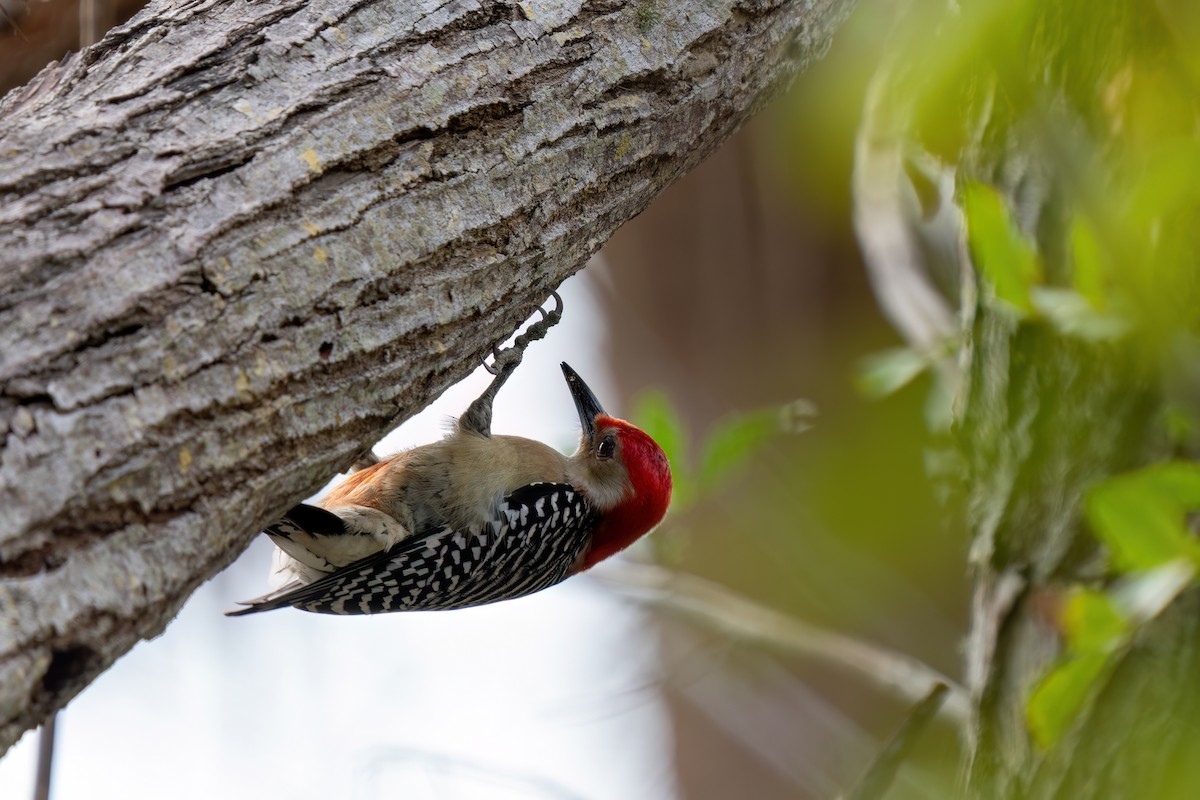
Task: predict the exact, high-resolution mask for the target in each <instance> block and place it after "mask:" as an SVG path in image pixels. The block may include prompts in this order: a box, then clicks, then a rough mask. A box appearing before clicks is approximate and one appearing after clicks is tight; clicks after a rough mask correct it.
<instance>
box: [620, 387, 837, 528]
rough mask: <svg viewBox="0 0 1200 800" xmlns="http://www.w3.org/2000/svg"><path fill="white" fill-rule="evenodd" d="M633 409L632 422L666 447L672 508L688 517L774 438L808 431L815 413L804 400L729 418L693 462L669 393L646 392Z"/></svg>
mask: <svg viewBox="0 0 1200 800" xmlns="http://www.w3.org/2000/svg"><path fill="white" fill-rule="evenodd" d="M634 408H635V411H634V419H636V420H638V422H639V424H640V425H641V427H642V430H644V431H646V433H648V434H650V436H651V437H652V438H653V439H654V440H655V441H656V442H658V443H659V445H661V446H662V449H663V452H665V453H666V454H667V460H668V461H670V463H671V478H672V481H673V482H674V489H673V491H672V497H671V509H672V510H673V511H674V513H676V514H681V513H684V512H685V511H687V510H688V509H689V508H690V507H691V506H692V505H693V504H694V503H695V502H696V500H697V499H698V498H700V497H702V496H703V495H704V494H705V493H707V492H711V491H714V490H716V489H718V488H719V487H720V485H721V484H722V483H723V482H724V481H725V480H726V479H728V478H729V477H730V476H731V475H732V474H733V473H734V472H736V471H737V470H738V469H739V468H740V467H743V466H744V465H745V464H746V462H747V461H749V459H750V458H751V456H753V455H754V454H755V453H756V452H757V451H758V450H759V449H760V448H762V447H763V446H764V445H765V444H766V443H767V442H769V441H770V440H771V439H773V438H775V437H776V436H779V435H781V434H784V433H799V432H801V431H803V430H806V429H807V428H808V422H807V420H808V419H809V418H810V417H812V416H813V415H814V414H815V413H816V408H815V406H813V405H812V404H810V403H807V402H806V401H803V400H801V401H796V402H795V403H792V404H790V405H787V406H781V407H773V408H764V409H759V410H756V411H739V412H737V413H733V414H729V415H728V416H726V417H724V418H723V419H721V420H718V421H717V422H716V423H715V424H713V426H712V427H711V428H710V429H709V431H708V435H707V437H706V438H705V440H704V442H703V443H702V445H701V447H700V458H699V460H697V461H695V462H693V461H692V459H691V453H690V451H689V448H688V437H687V436H686V435H685V434H684V430H683V417H682V415H681V414H680V412H679V410H678V409H676V408H675V407H674V406H673V405H672V404H671V401H670V400H669V399H668V398H667V396H666V395H665V394H663V393H662V392H658V391H654V392H646V393H645V394H643V395H642V396H641V397H640V398H638V400H637V402H636V404H635V407H634Z"/></svg>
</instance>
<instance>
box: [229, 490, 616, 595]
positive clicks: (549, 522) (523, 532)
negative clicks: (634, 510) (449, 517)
mask: <svg viewBox="0 0 1200 800" xmlns="http://www.w3.org/2000/svg"><path fill="white" fill-rule="evenodd" d="M595 524H596V518H595V516H594V515H593V513H592V511H591V509H590V508H589V506H588V504H587V501H586V500H585V499H584V498H583V496H582V495H580V494H579V493H578V492H577V491H576V490H575V489H574V488H573V487H572V486H570V485H567V484H560V483H533V484H530V485H528V486H523V487H521V488H520V489H518V490H517V491H515V492H513V493H512V494H510V495H508V497H505V498H504V500H503V501H502V502H501V503H500V504H499V505H498V506H497V508H496V513H495V515H494V517H493V518H492V519H490V520H487V521H485V522H483V523H481V524H479V525H478V526H473V527H472V528H471V529H468V530H454V529H451V528H449V527H445V526H443V527H440V528H436V529H434V530H431V531H429V532H427V533H425V534H424V535H418V536H414V537H413V538H411V539H407V540H405V541H402V542H400V543H399V544H397V545H396V546H395V547H393V548H392V549H391V550H389V551H387V552H383V553H378V554H376V555H373V556H369V557H367V558H364V559H362V560H361V561H356V562H354V563H353V564H350V565H348V566H346V567H343V568H342V569H339V570H338V571H337V572H335V573H333V574H331V575H328V576H326V577H324V578H321V579H319V580H317V581H315V582H314V583H311V584H309V585H307V586H302V587H300V588H298V589H294V590H292V591H289V592H286V593H283V594H280V595H277V596H274V597H271V598H270V599H266V600H265V601H264V602H257V603H254V604H252V605H250V606H249V607H248V608H244V609H242V610H240V611H233V612H230V616H238V615H242V614H253V613H255V612H258V611H270V610H271V609H274V608H283V607H285V606H294V607H295V608H300V609H303V610H305V611H315V612H319V613H323V614H378V613H382V612H385V611H434V610H443V609H453V608H468V607H470V606H480V605H484V604H486V603H494V602H496V601H498V600H508V599H511V598H515V597H524V596H525V595H528V594H533V593H534V592H538V591H541V590H542V589H545V588H547V587H549V586H553V585H554V584H556V583H559V582H561V581H562V580H563V579H565V578H566V577H567V575H568V574H569V572H570V569H571V566H572V565H573V564H575V562H576V561H577V560H578V559H579V557H580V555H582V554H583V551H584V550H585V549H586V547H587V544H588V540H589V539H590V537H591V533H592V529H593V528H594V527H595Z"/></svg>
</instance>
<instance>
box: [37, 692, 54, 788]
mask: <svg viewBox="0 0 1200 800" xmlns="http://www.w3.org/2000/svg"><path fill="white" fill-rule="evenodd" d="M57 721H58V714H57V713H54V714H51V715H50V716H49V717H48V718H47V719H46V721H45V722H43V723H42V729H41V731H39V732H38V757H37V773H36V777H35V779H34V782H33V800H50V775H51V771H52V768H53V766H54V727H55V723H56V722H57Z"/></svg>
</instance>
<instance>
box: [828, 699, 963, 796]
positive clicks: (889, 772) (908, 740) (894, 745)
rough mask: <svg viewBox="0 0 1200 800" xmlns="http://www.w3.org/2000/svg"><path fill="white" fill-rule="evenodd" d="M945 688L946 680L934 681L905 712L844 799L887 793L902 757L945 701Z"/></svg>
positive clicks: (904, 756)
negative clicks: (884, 745)
mask: <svg viewBox="0 0 1200 800" xmlns="http://www.w3.org/2000/svg"><path fill="white" fill-rule="evenodd" d="M948 691H950V689H949V687H948V686H946V684H944V683H939V684H936V685H935V686H934V687H933V689H931V690H930V692H929V694H928V695H926V697H925V699H924V700H922V701H921V702H919V703H917V705H916V706H914V707H913V709H912V710H911V711H909V712H908V716H907V717H905V718H904V722H903V723H901V725H900V729H899V730H897V731H896V733H895V734H894V735H893V736H892V738H891V739H890V740H889V741H888V743H887V746H886V747H884V748H883V750H882V751H880V753H879V755H878V756H876V757H875V760H874V761H873V762H871V766H870V767H868V768H867V771H866V772H865V773H864V774H863V776H862V779H861V780H860V781H859V782H858V785H856V786H855V787H854V789H853V790H852V791H851V792H850V794H848V795H847V796H846V798H847V800H881V798H882V797H883V796H884V795H885V794H887V790H888V789H890V788H891V786H892V781H894V780H895V778H896V772H897V771H898V770H899V769H900V765H901V764H903V763H904V759H906V758H908V754H909V753H910V752H911V751H912V747H913V744H914V743H915V742H916V741H917V739H919V738H920V737H921V734H922V733H924V732H925V729H926V728H927V727H929V723H930V722H931V721H932V720H933V717H934V715H935V714H937V711H938V709H939V708H941V706H942V703H944V702H945V701H946V693H947V692H948Z"/></svg>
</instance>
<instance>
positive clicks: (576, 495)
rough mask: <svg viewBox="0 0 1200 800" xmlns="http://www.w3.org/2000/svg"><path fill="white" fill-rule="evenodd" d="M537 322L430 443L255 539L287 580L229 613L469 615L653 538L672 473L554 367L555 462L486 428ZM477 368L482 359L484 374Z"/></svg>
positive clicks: (646, 443) (547, 322) (552, 320)
mask: <svg viewBox="0 0 1200 800" xmlns="http://www.w3.org/2000/svg"><path fill="white" fill-rule="evenodd" d="M553 297H554V300H555V309H554V310H553V311H551V312H546V311H544V310H542V309H540V308H539V311H541V313H542V319H541V320H540V321H538V322H537V323H535V324H534V325H532V326H530V328H529V330H528V332H527V333H525V334H524V335H522V336H518V337H517V339H516V342H515V343H514V345H513V346H512V347H510V348H507V349H505V350H502V351H501V350H497V349H496V348H493V351H492V352H493V354H494V357H495V360H494V364H493V366H492V367H489V368H488V369H489V372H491V373H492V374H493V375H494V376H495V377H494V379H493V380H492V383H491V384H490V385H489V386H488V388H487V390H486V391H484V393H483V394H482V395H480V396H479V398H477V399H476V400H475V401H474V402H473V403H472V404H471V405H470V407H469V408H468V409H467V411H466V412H465V413H464V414H463V415H462V416H461V417H460V418H459V419H458V421H457V422H456V423H455V424H454V426H453V428H452V430H451V431H450V432H449V434H448V435H447V436H446V437H445V438H444V439H442V440H441V441H439V442H434V443H432V444H428V445H424V446H421V447H417V448H414V449H412V450H408V451H406V452H402V453H399V454H397V455H394V456H392V457H390V458H387V459H384V460H382V461H380V462H378V463H376V464H374V465H372V466H370V467H367V468H365V469H362V470H360V471H358V472H356V473H354V474H352V475H350V476H349V477H347V478H346V480H345V481H343V482H342V483H341V484H340V485H338V486H337V487H336V488H335V489H334V490H333V491H332V492H330V493H329V495H328V496H326V497H325V498H324V500H322V501H321V503H320V505H319V506H316V505H307V504H303V503H302V504H300V505H298V506H296V507H295V508H293V509H292V510H291V511H289V512H288V513H287V514H286V515H285V516H284V518H283V519H282V520H280V521H279V522H277V523H275V524H274V525H271V526H270V527H268V528H267V529H266V530H265V531H264V533H265V534H266V535H267V536H269V537H270V538H271V540H272V541H273V542H274V543H275V545H276V546H277V547H278V551H277V552H276V563H277V565H279V567H280V568H281V569H282V571H283V573H284V575H285V576H286V578H287V579H288V582H287V583H286V584H285V585H284V586H282V587H281V588H279V589H277V590H276V591H273V592H271V593H269V594H266V595H264V596H262V597H259V598H257V599H255V600H250V601H247V602H246V603H243V604H242V605H245V606H247V608H243V609H240V610H237V611H231V612H228V613H229V616H240V615H243V614H254V613H257V612H260V611H270V610H272V609H276V608H283V607H285V606H291V607H294V608H299V609H302V610H304V611H313V612H318V613H324V614H376V613H382V612H387V611H433V610H444V609H456V608H468V607H470V606H478V605H484V604H487V603H494V602H497V601H500V600H508V599H512V598H516V597H524V596H525V595H528V594H532V593H534V592H537V591H541V590H542V589H545V588H547V587H550V586H553V585H555V584H557V583H560V582H562V581H563V580H565V579H566V578H568V577H570V576H571V575H575V574H578V573H580V572H583V571H585V570H587V569H590V568H591V567H593V566H595V565H596V564H597V563H599V562H600V561H603V560H604V559H606V558H608V557H609V556H612V555H614V554H616V553H618V552H620V551H621V550H623V549H625V548H626V547H628V546H629V545H630V544H632V543H633V542H635V541H637V540H638V539H639V538H641V537H642V536H643V535H644V534H646V533H648V532H649V531H650V530H651V529H653V528H654V527H655V526H656V525H657V524H658V523H659V521H661V520H662V518H663V515H664V514H666V511H667V505H668V504H669V502H670V499H671V470H670V467H669V465H668V463H667V457H666V455H665V454H664V453H663V450H662V448H661V447H659V446H658V444H657V443H656V442H655V441H654V440H653V439H652V438H650V436H649V435H647V434H646V433H645V432H644V431H642V430H640V429H639V428H637V427H635V426H634V425H631V424H630V423H628V422H625V421H624V420H620V419H617V418H615V417H611V416H609V415H607V414H605V413H604V409H603V408H601V406H600V403H599V402H598V401H597V400H596V396H595V395H594V394H592V391H591V390H590V389H589V388H588V387H587V385H586V384H585V383H584V382H583V379H581V378H580V377H579V375H578V374H576V372H575V371H574V370H573V369H571V368H570V367H569V366H567V364H566V363H563V364H562V372H563V376H564V377H565V378H566V382H567V388H568V389H569V391H570V394H571V397H572V399H573V400H574V403H575V408H576V410H577V411H578V412H579V422H580V425H581V428H582V430H581V433H580V437H579V449H578V450H576V452H575V454H574V455H572V456H570V457H567V456H564V455H562V454H560V453H559V452H558V451H556V450H554V449H553V448H551V447H549V446H547V445H545V444H542V443H541V442H536V441H533V440H531V439H525V438H522V437H519V436H502V435H498V434H493V433H492V431H491V421H492V401H493V400H494V399H495V396H496V394H497V392H498V391H499V389H500V387H501V386H503V384H504V382H505V381H506V380H508V378H509V376H510V375H511V374H512V372H513V370H514V369H516V367H517V365H518V364H519V363H520V361H521V356H522V353H523V352H524V350H525V348H526V347H528V345H529V343H530V342H532V341H534V340H536V339H540V338H542V336H544V335H545V334H546V331H547V330H548V329H549V328H550V327H551V326H553V325H554V324H556V323H557V322H558V320H559V318H560V317H561V312H562V300H561V298H559V296H558V294H557V293H554V294H553ZM486 366H487V364H486V362H485V367H486Z"/></svg>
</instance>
